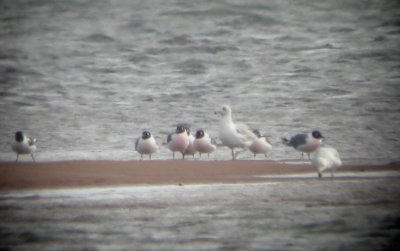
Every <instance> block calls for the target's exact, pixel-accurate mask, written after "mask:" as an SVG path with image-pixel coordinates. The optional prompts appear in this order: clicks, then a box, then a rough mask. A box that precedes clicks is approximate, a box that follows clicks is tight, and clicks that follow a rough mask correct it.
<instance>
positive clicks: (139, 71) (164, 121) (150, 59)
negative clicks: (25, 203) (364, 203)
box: [0, 0, 400, 162]
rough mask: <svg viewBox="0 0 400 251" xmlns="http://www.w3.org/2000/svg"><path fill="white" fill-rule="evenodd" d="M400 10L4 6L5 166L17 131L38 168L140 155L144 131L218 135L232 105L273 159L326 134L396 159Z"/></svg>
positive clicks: (371, 5) (222, 4)
mask: <svg viewBox="0 0 400 251" xmlns="http://www.w3.org/2000/svg"><path fill="white" fill-rule="evenodd" d="M399 16H400V8H399V4H398V1H396V0H393V1H390V0H387V1H385V0H383V1H382V0H377V1H358V0H354V1H341V0H339V1H319V0H315V1H309V0H307V1H282V0H276V1H256V0H251V1H234V0H221V1H194V0H192V1H187V0H184V1H179V0H177V1H130V0H129V1H128V0H125V1H124V0H121V1H97V0H96V1H95V0H87V1H18V0H17V1H14V0H9V1H1V3H0V117H1V121H0V127H1V130H0V149H1V150H0V151H1V153H0V159H1V160H13V159H14V158H15V156H14V155H13V154H12V153H11V151H10V145H9V144H10V142H12V140H13V133H14V132H15V131H16V130H19V129H22V130H24V131H26V132H27V133H28V134H30V135H31V136H34V137H36V138H37V139H38V152H37V159H38V160H42V161H47V160H59V159H135V158H138V155H137V154H136V153H134V151H133V145H134V140H135V138H136V137H138V136H139V135H140V134H141V131H142V130H144V129H148V130H150V131H151V132H153V134H154V135H156V136H157V140H158V142H159V143H161V142H164V141H165V138H166V134H167V133H170V132H172V131H173V130H174V127H175V125H176V124H177V123H181V122H187V123H190V124H192V130H195V129H197V128H205V129H207V130H208V131H209V134H211V136H212V137H216V136H217V135H216V133H217V118H216V117H215V116H214V115H213V112H214V111H215V110H216V109H217V108H219V107H220V106H221V105H222V104H225V103H228V104H230V105H231V106H232V108H233V112H234V119H235V120H237V121H241V122H245V123H247V124H248V125H250V126H251V127H254V128H259V129H260V130H261V131H262V132H263V133H265V134H267V135H270V136H271V141H272V142H273V143H274V151H273V153H272V155H271V158H272V159H283V158H298V157H299V153H298V152H295V151H293V149H290V148H285V147H283V146H281V144H279V141H280V140H279V139H280V137H281V136H290V135H292V134H295V133H298V132H303V131H310V130H312V129H319V130H321V131H322V133H323V134H324V135H325V136H326V137H327V139H328V142H329V144H330V145H332V146H334V147H336V148H338V149H339V152H340V153H341V155H342V157H343V158H344V159H366V160H367V161H370V160H376V159H378V160H379V161H383V162H389V161H393V160H399V159H400V158H399V152H400V142H399V130H398V128H399V123H398V121H399V120H400V104H399V102H398V101H399V97H400V95H399V94H400V91H399V89H400V85H399V79H400V73H399V69H400V63H399V58H400V46H399V34H400V22H399ZM154 157H155V158H160V159H163V158H170V153H169V151H168V150H167V149H165V148H162V149H161V150H160V152H159V153H158V154H157V155H155V156H154ZM250 157H251V156H250V154H247V155H246V154H243V155H242V156H241V158H250ZM213 158H217V159H224V158H228V159H229V151H226V150H225V149H220V150H218V151H217V152H216V153H215V154H214V155H213Z"/></svg>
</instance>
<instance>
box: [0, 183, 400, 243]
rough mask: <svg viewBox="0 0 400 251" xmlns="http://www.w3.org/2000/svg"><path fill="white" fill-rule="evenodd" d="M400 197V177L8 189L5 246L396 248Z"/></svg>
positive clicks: (1, 234)
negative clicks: (223, 183)
mask: <svg viewBox="0 0 400 251" xmlns="http://www.w3.org/2000/svg"><path fill="white" fill-rule="evenodd" d="M399 198H400V183H399V179H398V176H397V177H396V178H387V179H382V178H374V179H364V180H362V179H357V178H354V179H350V180H330V179H324V180H316V179H304V180H303V181H293V182H291V181H288V182H281V183H265V184H246V185H239V184H236V185H190V186H187V185H183V186H148V187H122V188H98V189H69V190H49V191H46V190H44V191H27V192H16V193H3V194H1V195H0V216H1V218H2V221H1V222H0V240H1V242H0V248H1V249H2V250H9V249H12V250H27V249H29V250H61V249H63V250H65V249H67V250H71V249H78V250H228V249H229V250H386V249H387V248H388V247H389V246H390V247H394V248H396V246H393V245H398V242H397V244H396V242H395V240H396V238H397V240H398V237H399V234H400V228H399V226H400V224H399V219H400V218H399V217H400V216H399V212H398V209H399V206H400V201H399ZM393 250H396V249H393Z"/></svg>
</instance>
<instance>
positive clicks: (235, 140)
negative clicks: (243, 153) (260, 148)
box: [215, 105, 257, 160]
mask: <svg viewBox="0 0 400 251" xmlns="http://www.w3.org/2000/svg"><path fill="white" fill-rule="evenodd" d="M215 114H219V115H221V121H220V127H219V138H220V140H221V142H222V144H224V145H225V146H227V147H229V148H230V149H231V151H232V159H233V160H235V159H236V157H237V155H238V154H239V153H240V152H237V153H235V152H234V149H235V148H242V149H244V148H247V147H249V146H250V145H251V143H252V142H253V141H254V140H256V139H257V136H256V135H255V134H254V133H253V132H252V131H251V130H250V129H249V128H248V126H247V125H245V124H235V123H233V121H232V110H231V108H230V107H229V106H228V105H224V106H223V107H222V109H221V110H219V111H216V112H215Z"/></svg>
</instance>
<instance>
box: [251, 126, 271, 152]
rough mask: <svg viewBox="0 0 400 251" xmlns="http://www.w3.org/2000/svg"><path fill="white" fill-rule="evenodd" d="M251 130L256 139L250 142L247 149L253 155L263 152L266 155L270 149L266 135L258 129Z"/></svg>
mask: <svg viewBox="0 0 400 251" xmlns="http://www.w3.org/2000/svg"><path fill="white" fill-rule="evenodd" d="M253 132H254V134H255V135H257V139H255V140H254V141H253V142H252V143H251V145H250V146H249V150H250V151H251V152H252V153H253V154H254V157H256V155H257V154H264V155H265V157H267V155H268V152H270V151H271V149H272V145H271V143H270V142H269V141H268V139H267V137H266V136H264V135H261V133H260V131H258V130H253Z"/></svg>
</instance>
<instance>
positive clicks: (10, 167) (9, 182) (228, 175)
mask: <svg viewBox="0 0 400 251" xmlns="http://www.w3.org/2000/svg"><path fill="white" fill-rule="evenodd" d="M381 171H399V172H400V163H393V164H389V165H345V166H342V167H340V168H338V169H337V170H336V173H342V172H360V173H361V172H381ZM295 174H310V177H308V176H307V179H315V180H318V177H317V172H316V170H315V168H314V167H313V166H311V165H310V164H293V163H290V164H288V163H282V162H277V161H272V160H236V161H231V160H229V161H228V160H221V161H219V160H217V161H193V160H184V161H182V160H151V161H149V160H133V161H114V160H72V161H56V162H19V163H14V162H0V191H2V192H7V191H18V190H31V189H35V190H36V189H58V188H90V187H109V186H137V185H185V184H187V185H188V184H235V183H259V182H283V181H288V180H290V181H296V180H305V179H306V178H288V177H284V175H295ZM272 176H273V177H272ZM279 176H282V177H279ZM323 179H329V180H330V172H329V171H328V172H325V173H324V178H323ZM338 179H340V178H338Z"/></svg>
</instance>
